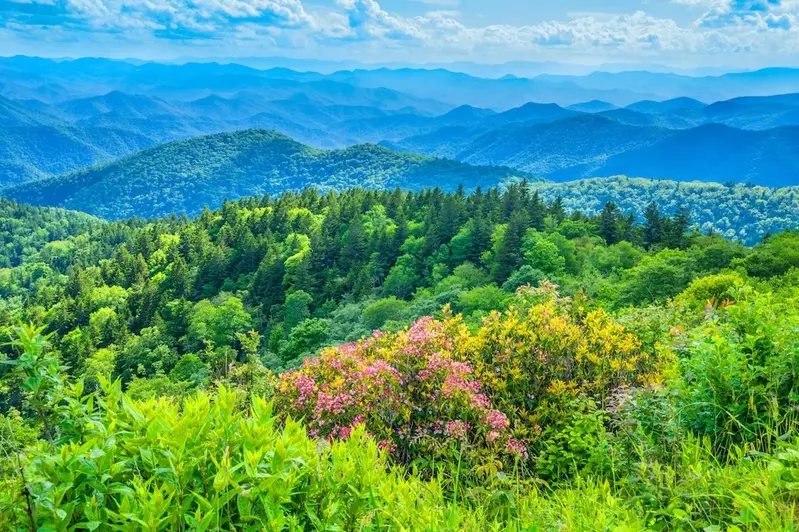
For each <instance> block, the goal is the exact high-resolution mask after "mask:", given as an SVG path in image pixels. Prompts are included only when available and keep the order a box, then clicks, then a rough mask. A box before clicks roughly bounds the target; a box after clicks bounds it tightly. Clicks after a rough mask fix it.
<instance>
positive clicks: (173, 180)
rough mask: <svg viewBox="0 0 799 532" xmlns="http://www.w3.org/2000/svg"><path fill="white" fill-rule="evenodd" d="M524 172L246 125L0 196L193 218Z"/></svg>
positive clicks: (492, 180)
mask: <svg viewBox="0 0 799 532" xmlns="http://www.w3.org/2000/svg"><path fill="white" fill-rule="evenodd" d="M525 175H526V174H524V173H523V172H518V171H514V170H511V169H509V168H498V167H497V168H495V167H478V166H469V165H467V164H463V163H458V162H455V161H450V160H445V159H436V158H432V157H425V156H422V155H415V154H411V153H401V152H395V151H391V150H388V149H386V148H381V147H378V146H375V145H361V146H355V147H352V148H347V149H341V150H317V149H314V148H311V147H309V146H305V145H303V144H300V143H298V142H296V141H294V140H292V139H291V138H289V137H287V136H285V135H281V134H279V133H277V132H275V131H267V130H257V129H253V130H246V131H238V132H235V133H221V134H217V135H209V136H205V137H198V138H193V139H189V140H184V141H178V142H173V143H168V144H164V145H161V146H158V147H155V148H151V149H149V150H144V151H141V152H138V153H136V154H134V155H131V156H129V157H126V158H123V159H121V160H118V161H116V162H114V163H110V164H105V165H101V166H96V167H92V168H88V169H84V170H80V171H77V172H75V173H71V174H66V175H63V176H57V177H52V178H49V179H44V180H38V181H31V182H29V183H25V184H22V185H18V186H15V187H11V188H8V189H5V190H4V191H3V195H4V196H6V197H8V198H11V199H16V200H18V201H25V202H27V203H32V204H36V205H50V206H59V207H65V208H70V209H75V210H80V211H84V212H88V213H91V214H94V215H97V216H100V217H102V218H106V219H123V218H128V217H131V216H138V217H145V218H152V217H157V216H164V215H167V214H183V213H188V214H190V215H196V214H199V213H200V211H201V210H202V208H203V207H205V206H210V207H212V208H213V207H218V206H219V205H221V204H222V201H223V200H225V199H231V200H232V199H238V198H240V197H246V196H252V195H259V194H278V193H280V192H283V191H285V190H297V189H302V188H304V187H307V186H317V187H319V188H322V189H328V188H333V189H339V190H342V189H345V188H348V187H353V186H361V187H365V188H382V189H385V188H388V189H391V188H394V187H397V186H402V187H403V188H406V189H409V190H418V189H420V188H423V187H424V186H425V184H427V183H441V186H442V187H443V188H445V189H447V190H452V191H454V190H455V189H456V188H457V187H458V185H459V184H463V185H464V186H465V187H466V188H467V189H470V190H472V189H474V188H475V187H477V186H482V187H484V188H485V187H490V186H494V185H496V184H498V183H500V182H502V181H503V180H504V179H507V178H509V177H513V176H521V177H524V176H525Z"/></svg>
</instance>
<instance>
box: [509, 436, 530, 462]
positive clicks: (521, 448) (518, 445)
mask: <svg viewBox="0 0 799 532" xmlns="http://www.w3.org/2000/svg"><path fill="white" fill-rule="evenodd" d="M505 449H507V450H508V452H510V453H512V454H515V455H517V456H519V457H521V458H524V459H525V460H527V459H528V458H529V455H528V454H527V447H526V446H525V445H524V444H523V443H522V442H520V441H519V440H516V439H513V438H510V439H508V443H507V444H506V445H505Z"/></svg>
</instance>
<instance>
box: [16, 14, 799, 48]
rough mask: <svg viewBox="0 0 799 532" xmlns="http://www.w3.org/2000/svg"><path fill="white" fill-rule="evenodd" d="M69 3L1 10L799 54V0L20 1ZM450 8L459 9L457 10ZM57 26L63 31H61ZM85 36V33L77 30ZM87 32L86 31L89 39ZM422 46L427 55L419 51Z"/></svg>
mask: <svg viewBox="0 0 799 532" xmlns="http://www.w3.org/2000/svg"><path fill="white" fill-rule="evenodd" d="M12 1H14V2H17V3H18V4H20V5H21V4H23V3H25V4H30V3H39V4H47V5H49V6H52V8H53V9H55V10H60V11H59V12H60V15H61V17H62V21H63V22H62V24H61V25H58V24H53V23H52V20H53V19H52V13H51V14H49V15H48V18H47V19H46V20H45V19H42V20H38V19H36V17H35V15H31V14H30V13H29V12H28V13H24V12H23V11H20V16H19V17H17V18H15V17H14V14H13V12H11V13H10V14H5V15H4V14H3V13H0V28H6V30H8V31H22V30H20V29H19V28H25V27H29V28H34V27H35V28H37V32H38V34H42V33H43V32H46V31H47V30H46V28H47V27H48V26H49V27H51V28H53V29H52V32H53V35H54V36H57V37H58V38H62V37H63V35H64V34H65V32H68V31H69V30H70V28H71V29H73V30H78V31H81V32H84V33H83V34H82V35H87V33H85V32H86V30H89V32H90V33H91V32H93V33H107V34H109V35H120V39H121V38H122V37H121V35H122V33H123V32H124V33H125V38H127V39H130V40H135V39H134V38H133V36H135V38H137V39H140V40H141V41H142V42H149V41H162V40H163V39H173V40H178V41H181V42H183V43H189V45H195V44H196V45H198V46H204V45H205V43H207V42H209V41H223V42H225V43H228V44H229V45H230V46H231V47H235V46H236V45H237V43H241V42H246V43H250V44H252V45H256V44H257V45H260V46H262V47H263V48H272V49H275V50H276V51H278V50H279V49H281V48H291V49H296V48H303V47H304V48H308V49H312V48H314V47H316V49H319V48H324V49H330V48H335V47H341V48H345V49H347V50H357V52H358V53H362V52H364V51H366V50H369V51H371V52H373V53H374V55H376V56H377V57H376V58H377V59H386V58H385V57H380V56H381V55H382V54H381V52H380V50H386V51H391V52H396V53H398V54H399V53H404V54H405V55H406V56H407V59H411V60H413V59H416V60H420V59H425V58H426V57H433V56H442V57H443V56H451V57H465V56H467V55H469V56H473V55H474V54H478V55H481V56H485V57H490V58H492V59H494V60H506V59H508V58H520V57H523V58H528V57H533V56H538V55H540V54H547V53H559V54H561V55H566V56H567V57H568V56H569V54H573V55H579V56H581V57H590V56H592V55H601V56H602V57H603V58H611V59H612V58H621V57H625V58H636V57H642V56H646V57H657V56H659V55H668V56H671V57H690V56H692V55H695V54H702V55H704V56H712V55H718V56H720V57H724V55H723V54H730V53H737V54H761V55H763V56H765V57H768V56H769V54H772V55H773V54H775V53H796V52H799V30H797V28H798V27H799V18H798V17H799V0H671V3H673V4H679V5H683V6H686V8H687V9H693V10H695V11H696V17H697V18H696V20H695V22H694V23H693V24H683V25H681V24H678V23H677V22H676V21H675V20H673V19H669V18H658V17H653V16H651V15H649V14H647V13H645V12H643V11H637V12H633V13H628V14H622V15H618V14H608V13H591V12H583V13H570V14H565V15H564V18H563V19H561V20H550V21H543V22H539V23H535V24H517V25H512V24H493V25H482V26H481V25H469V24H466V23H464V22H463V21H462V17H461V15H460V13H459V12H458V11H457V10H453V9H451V8H452V7H454V6H458V5H460V2H459V0H417V1H418V2H419V3H424V4H428V5H430V6H436V7H439V8H440V9H435V8H431V9H433V10H431V11H428V12H427V13H424V14H422V15H418V16H403V15H400V14H398V13H394V12H390V11H388V10H386V9H384V8H383V7H382V6H381V5H380V3H379V2H378V0H336V3H335V6H334V7H328V8H319V7H315V8H314V9H311V8H307V9H306V6H305V5H303V2H302V0H12ZM448 8H450V9H448ZM56 28H58V30H56ZM73 38H77V37H73ZM84 38H85V37H84ZM419 49H423V50H424V51H425V55H420V54H419V53H418V52H417V50H419Z"/></svg>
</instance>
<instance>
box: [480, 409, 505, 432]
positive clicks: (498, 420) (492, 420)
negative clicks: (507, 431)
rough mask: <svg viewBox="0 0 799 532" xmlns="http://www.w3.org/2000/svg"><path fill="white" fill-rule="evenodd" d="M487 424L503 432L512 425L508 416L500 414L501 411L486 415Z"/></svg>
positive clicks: (490, 412) (493, 411)
mask: <svg viewBox="0 0 799 532" xmlns="http://www.w3.org/2000/svg"><path fill="white" fill-rule="evenodd" d="M485 422H486V424H487V425H488V426H489V427H491V428H492V429H494V430H502V429H504V428H506V427H507V426H508V425H510V422H509V421H508V416H506V415H505V414H503V413H502V412H500V411H499V410H490V411H489V412H488V413H486V415H485Z"/></svg>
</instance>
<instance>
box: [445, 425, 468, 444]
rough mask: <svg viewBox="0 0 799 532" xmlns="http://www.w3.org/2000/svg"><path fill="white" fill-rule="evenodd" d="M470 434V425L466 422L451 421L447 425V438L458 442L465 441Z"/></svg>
mask: <svg viewBox="0 0 799 532" xmlns="http://www.w3.org/2000/svg"><path fill="white" fill-rule="evenodd" d="M468 432H469V424H468V423H466V422H464V421H450V422H449V423H447V436H449V437H450V438H455V439H456V440H465V439H466V436H467V434H468Z"/></svg>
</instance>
